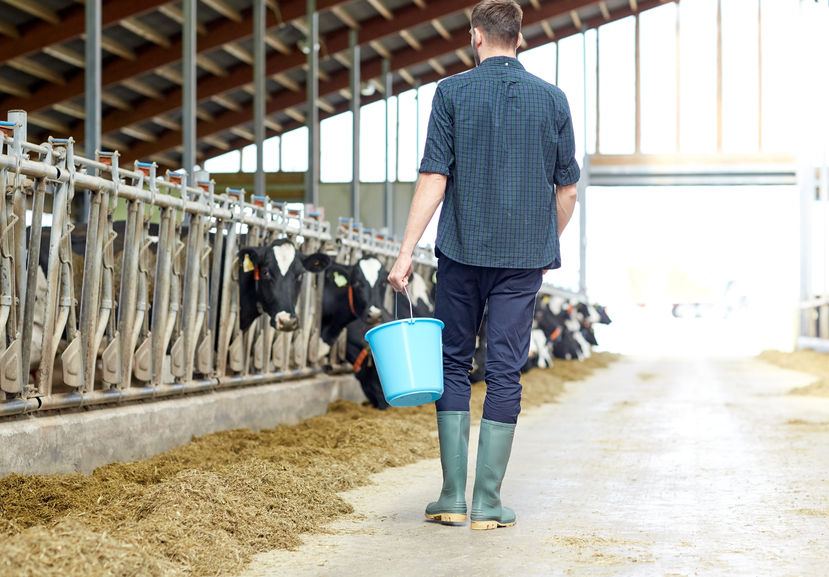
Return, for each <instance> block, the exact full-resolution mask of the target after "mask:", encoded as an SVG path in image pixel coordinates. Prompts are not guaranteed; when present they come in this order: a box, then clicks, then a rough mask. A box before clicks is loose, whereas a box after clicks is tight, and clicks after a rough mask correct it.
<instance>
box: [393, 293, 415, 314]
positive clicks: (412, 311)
mask: <svg viewBox="0 0 829 577" xmlns="http://www.w3.org/2000/svg"><path fill="white" fill-rule="evenodd" d="M403 292H404V293H405V294H406V299H408V301H409V320H410V321H411V322H414V307H412V297H410V296H409V291H408V289H407V288H406V287H403ZM394 320H398V318H397V291H394Z"/></svg>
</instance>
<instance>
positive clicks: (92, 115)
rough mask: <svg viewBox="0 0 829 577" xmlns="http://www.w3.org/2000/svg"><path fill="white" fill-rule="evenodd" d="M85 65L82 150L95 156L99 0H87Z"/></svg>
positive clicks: (98, 106) (86, 205)
mask: <svg viewBox="0 0 829 577" xmlns="http://www.w3.org/2000/svg"><path fill="white" fill-rule="evenodd" d="M84 13H85V20H86V47H85V68H84V90H85V93H84V136H83V138H84V152H85V154H86V156H87V157H89V158H95V151H96V150H98V149H99V148H100V147H101V89H102V87H101V0H87V1H86V5H85V7H84ZM89 195H90V193H89V191H85V192H84V196H83V212H82V214H81V222H86V219H87V216H88V214H89V202H90V200H89Z"/></svg>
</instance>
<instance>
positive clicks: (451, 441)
mask: <svg viewBox="0 0 829 577" xmlns="http://www.w3.org/2000/svg"><path fill="white" fill-rule="evenodd" d="M438 439H439V441H440V465H441V468H442V469H443V489H442V490H441V492H440V498H439V499H438V500H437V501H435V502H433V503H429V505H428V506H427V507H426V518H427V519H428V520H430V521H437V522H439V523H443V524H444V525H454V524H456V523H465V522H466V463H467V454H468V451H469V411H440V412H438Z"/></svg>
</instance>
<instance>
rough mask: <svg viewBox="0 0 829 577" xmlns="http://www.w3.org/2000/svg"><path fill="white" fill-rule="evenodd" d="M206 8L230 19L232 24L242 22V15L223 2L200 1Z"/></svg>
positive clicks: (220, 0)
mask: <svg viewBox="0 0 829 577" xmlns="http://www.w3.org/2000/svg"><path fill="white" fill-rule="evenodd" d="M201 1H202V2H203V3H204V4H205V5H206V6H209V7H210V8H212V9H213V10H214V11H216V12H218V13H219V14H221V15H222V16H224V17H225V18H230V19H231V20H233V21H234V22H241V21H242V20H243V18H242V14H241V13H240V12H239V11H238V10H236V8H234V7H233V6H232V5H231V4H230V3H229V2H226V1H225V0H201Z"/></svg>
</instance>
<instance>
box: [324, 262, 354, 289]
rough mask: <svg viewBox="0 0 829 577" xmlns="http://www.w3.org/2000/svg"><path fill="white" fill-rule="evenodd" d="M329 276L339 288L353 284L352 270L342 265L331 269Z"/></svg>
mask: <svg viewBox="0 0 829 577" xmlns="http://www.w3.org/2000/svg"><path fill="white" fill-rule="evenodd" d="M328 276H329V277H330V278H331V282H333V283H334V286H336V287H337V288H343V287H345V286H348V283H350V282H351V269H350V268H347V267H344V266H342V265H338V266H334V267H331V269H330V271H329V273H328Z"/></svg>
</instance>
